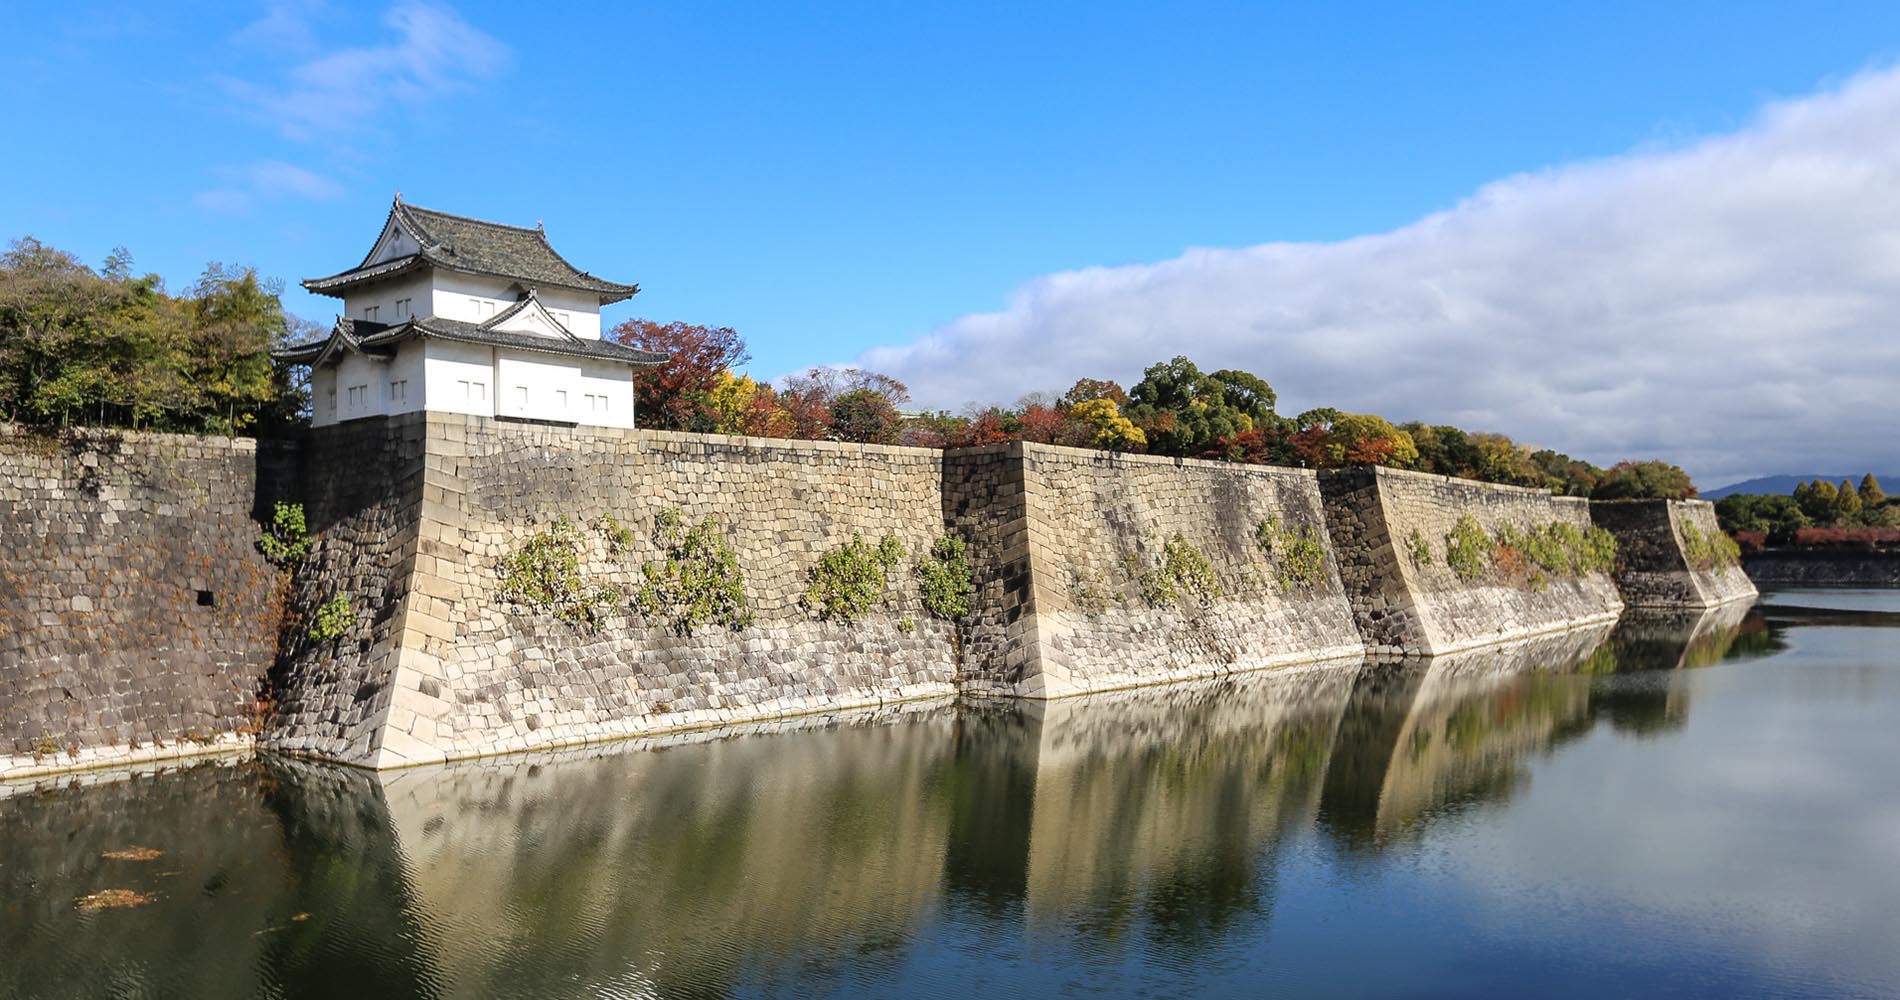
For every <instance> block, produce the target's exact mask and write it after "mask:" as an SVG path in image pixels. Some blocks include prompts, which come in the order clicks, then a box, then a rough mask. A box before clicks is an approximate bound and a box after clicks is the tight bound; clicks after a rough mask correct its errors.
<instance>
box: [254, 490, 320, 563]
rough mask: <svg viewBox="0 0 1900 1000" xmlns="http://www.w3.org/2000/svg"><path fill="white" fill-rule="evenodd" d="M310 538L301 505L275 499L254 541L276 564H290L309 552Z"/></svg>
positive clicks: (265, 555) (300, 559) (267, 557)
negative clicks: (276, 501)
mask: <svg viewBox="0 0 1900 1000" xmlns="http://www.w3.org/2000/svg"><path fill="white" fill-rule="evenodd" d="M311 544H312V540H311V538H310V531H309V528H308V526H307V525H306V524H305V523H304V514H303V504H300V503H284V502H282V501H279V502H278V503H277V505H276V506H275V507H274V508H272V510H271V522H270V524H269V525H268V526H266V527H265V528H264V533H263V535H262V536H260V537H259V538H258V540H257V548H258V550H259V551H261V552H263V553H264V558H266V559H269V560H270V561H271V562H274V563H276V564H277V565H279V566H283V567H289V566H294V565H296V564H297V563H298V562H300V561H302V559H303V557H304V556H307V555H309V554H310V546H311Z"/></svg>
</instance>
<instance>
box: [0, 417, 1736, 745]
mask: <svg viewBox="0 0 1900 1000" xmlns="http://www.w3.org/2000/svg"><path fill="white" fill-rule="evenodd" d="M287 458H288V459H298V458H300V460H301V461H300V464H299V463H297V462H288V463H287V461H286V460H287ZM0 462H4V467H5V469H6V471H7V472H8V473H9V474H8V476H7V478H6V479H5V481H4V483H0V529H4V531H5V533H6V540H7V542H8V544H7V546H6V547H5V549H4V550H0V694H4V695H5V696H6V698H5V703H4V704H3V705H0V713H4V715H0V741H4V742H0V750H4V751H7V752H9V753H12V754H16V755H17V754H21V753H26V752H28V751H31V750H33V749H35V748H36V747H37V748H40V749H42V750H44V748H46V747H49V746H51V743H49V742H47V741H48V740H51V741H54V742H58V743H59V744H60V745H61V746H62V747H63V746H66V745H69V744H73V743H77V744H78V745H80V746H81V747H82V748H97V749H85V750H83V751H82V754H83V753H94V754H101V753H110V754H111V755H113V756H112V758H111V759H125V758H126V755H127V754H128V753H129V752H130V751H128V750H127V746H128V745H129V744H131V743H133V742H135V741H138V742H142V743H143V744H144V747H145V748H144V749H141V750H140V751H139V752H141V753H145V754H151V753H153V752H155V751H154V750H152V749H150V748H151V742H150V738H151V737H158V738H160V739H163V740H164V741H165V744H166V747H167V750H166V751H165V752H167V753H177V752H180V751H179V750H178V749H177V747H178V746H179V744H178V737H179V736H181V735H182V736H186V737H187V742H190V743H191V744H192V746H193V747H196V746H198V745H199V744H200V743H203V744H207V745H216V744H217V742H218V741H219V740H221V739H222V740H242V739H243V738H244V735H245V734H244V733H241V732H240V730H247V731H248V730H250V729H252V728H254V727H255V726H256V724H257V722H258V719H259V705H258V698H259V696H260V695H261V696H263V697H264V698H265V700H266V701H265V705H264V706H263V707H264V709H265V717H264V719H263V725H264V729H265V733H264V742H265V743H266V744H267V745H270V746H272V747H275V748H278V749H281V750H285V751H290V752H296V753H305V754H310V755H314V756H319V757H325V758H329V759H334V760H342V761H348V762H353V763H359V764H364V765H369V766H376V767H389V766H402V765H407V764H414V763H422V762H427V761H436V760H445V759H450V758H459V757H470V756H479V755H484V754H490V753H498V752H504V751H511V750H519V749H526V748H531V747H547V746H559V745H566V744H571V743H579V742H585V741H590V740H597V739H606V738H612V737H621V736H629V735H636V734H656V733H666V732H675V731H682V730H686V729H691V728H698V727H704V726H712V725H721V724H733V723H743V722H749V721H754V720H763V719H772V718H777V717H782V716H788V715H793V714H798V713H806V712H814V711H831V710H839V709H847V708H855V707H862V706H877V705H885V704H892V703H896V702H901V701H906V700H910V699H917V698H927V697H935V696H945V695H950V694H953V693H957V692H965V693H970V694H978V695H1005V696H1014V697H1029V698H1050V697H1058V696H1062V695H1068V694H1075V693H1080V692H1086V691H1101V690H1109V689H1115V688H1123V687H1131V686H1136V685H1143V684H1152V683H1157V682H1164V681H1172V680H1179V679H1184V678H1189V677H1202V676H1212V675H1220V674H1225V673H1229V672H1235V671H1241V670H1249V669H1255V668H1260V667H1267V666H1274V665H1281V664H1288V663H1294V662H1314V661H1322V660H1328V659H1332V658H1336V657H1356V656H1358V655H1360V654H1361V653H1362V652H1364V651H1365V650H1367V649H1368V648H1369V649H1371V650H1372V651H1374V652H1378V653H1393V652H1411V653H1441V652H1447V651H1451V650H1457V649H1465V648H1470V647H1474V646H1479V645H1483V644H1486V643H1491V642H1497V641H1501V640H1506V639H1511V638H1515V637H1519V636H1526V635H1533V634H1537V633H1541V632H1546V631H1551V630H1555V629H1561V628H1566V627H1569V626H1573V625H1577V624H1581V623H1587V622H1595V621H1602V620H1606V619H1608V618H1610V617H1613V616H1614V615H1615V613H1616V612H1617V610H1618V609H1619V608H1620V607H1621V602H1620V600H1619V599H1618V597H1617V594H1616V591H1615V589H1614V587H1613V586H1612V585H1611V583H1610V581H1609V579H1608V577H1606V576H1601V575H1597V576H1586V577H1580V578H1574V579H1562V578H1558V579H1552V580H1549V581H1540V582H1545V583H1547V585H1544V586H1531V585H1529V584H1528V582H1527V581H1526V580H1524V579H1521V578H1518V579H1512V578H1505V577H1503V576H1500V575H1497V574H1492V575H1490V576H1487V577H1486V578H1483V579H1479V580H1476V581H1471V582H1466V581H1461V580H1458V579H1457V578H1456V577H1455V576H1454V575H1453V574H1452V573H1451V571H1450V569H1449V568H1448V567H1447V566H1446V565H1445V558H1444V547H1445V543H1444V536H1445V535H1446V534H1447V533H1449V532H1450V531H1451V528H1452V526H1453V525H1454V524H1455V523H1456V522H1457V520H1458V518H1460V517H1461V516H1464V515H1466V514H1469V515H1471V516H1473V517H1474V518H1475V519H1476V520H1477V521H1478V522H1479V523H1480V525H1481V526H1482V527H1483V528H1484V529H1485V530H1486V531H1488V532H1495V531H1496V530H1498V529H1499V528H1500V527H1502V526H1504V525H1506V524H1511V525H1515V526H1517V527H1519V528H1522V529H1529V528H1533V527H1538V526H1541V525H1543V524H1547V523H1550V522H1552V521H1564V522H1566V523H1571V524H1576V525H1579V526H1587V525H1588V523H1589V522H1588V518H1589V514H1588V511H1587V507H1586V505H1585V504H1583V503H1582V502H1581V501H1574V500H1565V499H1561V498H1552V497H1549V496H1548V495H1545V494H1543V493H1541V492H1538V491H1532V490H1521V489H1515V488H1512V487H1498V486H1489V485H1484V484H1478V483H1470V482H1465V481H1460V480H1450V479H1445V478H1443V477H1437V476H1425V475H1419V474H1415V473H1403V472H1394V471H1391V470H1384V469H1377V470H1373V469H1364V470H1346V471H1340V472H1333V473H1325V474H1318V475H1316V474H1314V473H1311V472H1306V471H1302V470H1293V469H1283V468H1270V467H1259V466H1244V465H1231V464H1225V463H1213V462H1203V461H1195V460H1177V459H1168V458H1160V457H1151V456H1130V455H1115V454H1109V453H1103V452H1094V451H1084V450H1078V449H1070V448H1057V447H1051V446H1044V445H1035V444H1026V443H1012V444H1004V445H996V446H991V447H984V448H970V449H960V450H955V451H950V452H939V451H935V450H926V449H912V448H892V447H877V446H862V445H851V444H839V443H833V442H802V441H778V440H758V439H746V438H735V437H724V436H705V435H690V434H673V433H664V432H654V431H634V430H617V429H603V428H579V429H576V428H568V427H557V426H550V425H542V424H533V423H523V422H511V421H497V420H493V419H489V418H481V417H467V416H459V415H451V414H423V413H417V414H407V415H402V416H396V417H387V418H372V419H366V420H359V421H351V422H348V423H346V424H342V425H338V426H335V427H328V428H323V429H320V430H318V431H315V432H312V433H311V434H310V435H308V437H307V439H303V440H300V441H299V442H295V443H293V444H291V445H288V446H284V447H276V446H273V447H272V448H267V451H266V454H265V455H264V458H263V459H260V457H259V453H258V452H257V450H256V447H255V445H253V444H252V443H251V442H246V441H231V440H227V439H198V438H171V437H165V436H161V435H100V436H98V438H97V440H93V441H90V443H85V444H77V443H71V442H69V443H66V444H61V443H59V442H58V441H54V442H51V443H50V444H49V443H47V442H45V441H42V440H40V439H31V440H29V439H28V438H27V437H25V436H24V435H23V434H21V433H20V432H16V431H11V430H8V431H6V433H5V436H4V437H0ZM287 464H288V466H289V467H291V468H294V469H300V470H301V472H300V477H299V476H298V475H292V476H288V477H287V476H285V475H282V474H281V473H282V470H283V468H285V467H286V466H287ZM260 469H262V470H264V471H263V472H262V473H260V471H259V470H260ZM260 480H262V481H263V485H260ZM279 498H282V499H289V500H296V501H299V502H301V503H303V504H304V505H305V510H306V516H307V520H308V523H309V527H310V530H311V532H312V533H313V535H315V536H316V539H317V541H316V544H315V546H314V548H313V549H312V551H311V552H310V554H309V556H308V557H307V558H306V559H305V560H304V561H303V563H302V564H301V565H300V567H299V568H298V569H297V571H296V573H295V575H294V578H293V582H291V583H289V584H284V583H283V582H282V578H281V577H280V575H279V574H278V573H277V571H276V569H275V567H272V566H270V564H269V563H268V562H266V561H265V560H264V559H263V558H262V556H261V555H260V554H259V553H258V552H257V550H256V547H255V541H256V539H257V537H258V533H259V522H260V521H261V520H262V519H263V518H265V517H266V516H267V512H268V507H269V501H270V500H272V499H279ZM1706 506H1707V505H1700V506H1698V505H1693V504H1690V505H1679V506H1676V507H1664V508H1658V510H1666V511H1667V512H1668V513H1669V516H1670V518H1671V519H1677V518H1690V519H1695V521H1696V523H1702V520H1704V519H1705V515H1707V514H1708V511H1706V509H1705V508H1706ZM675 511H676V512H678V513H679V515H680V516H681V517H683V518H684V519H685V520H686V522H687V523H689V524H693V523H698V522H700V521H702V520H703V519H707V518H710V519H712V520H713V522H714V523H715V524H716V532H717V534H718V536H719V537H720V538H721V539H722V540H723V541H724V543H726V544H728V545H730V546H731V548H732V550H733V552H734V554H735V558H736V560H737V562H738V565H739V567H740V569H741V571H742V572H743V574H744V576H745V581H746V588H745V589H746V592H747V595H748V600H749V606H750V608H751V610H752V612H753V614H754V616H755V617H754V620H753V622H752V623H751V624H750V625H748V626H746V627H744V628H741V629H738V630H732V629H728V628H726V627H725V626H722V625H718V624H708V625H702V626H700V627H698V628H696V629H693V630H690V631H682V630H679V629H676V628H675V627H674V626H673V625H672V624H671V623H669V622H668V621H666V620H665V619H664V617H663V616H654V617H649V616H648V615H647V614H646V613H644V612H642V611H641V610H640V609H639V607H638V604H637V602H636V601H635V600H634V595H635V594H636V593H637V592H638V591H639V590H640V589H641V587H642V585H643V583H644V582H645V580H646V575H645V568H646V567H648V566H650V565H653V566H657V565H659V564H660V563H661V561H662V560H663V558H664V556H663V547H662V544H661V542H660V540H659V539H658V538H657V536H656V524H657V520H658V519H659V518H660V517H661V516H662V515H664V514H666V513H668V512H675ZM563 520H564V521H565V522H566V523H567V524H568V525H569V526H571V529H572V531H573V534H574V537H575V538H576V539H577V541H578V545H579V549H578V554H577V562H576V565H575V567H574V568H575V571H576V572H577V574H578V578H579V579H580V580H582V581H584V582H585V585H586V587H588V588H596V587H600V588H612V593H611V594H610V595H606V596H604V597H603V600H602V606H603V611H602V614H601V616H600V619H599V620H598V621H597V622H596V623H594V624H592V625H591V626H590V625H588V624H585V623H576V624H570V623H568V622H564V621H561V620H559V619H558V618H557V617H555V616H554V615H551V614H549V613H547V612H546V611H537V610H535V609H532V608H529V607H525V606H521V605H517V604H514V603H511V602H509V601H507V600H505V599H504V598H503V596H502V594H501V578H502V565H503V561H504V560H506V559H507V558H509V556H510V555H511V554H513V553H516V552H519V551H521V550H522V548H523V546H524V545H525V544H526V543H527V542H528V541H529V540H530V539H532V538H535V537H537V536H539V535H543V534H545V533H547V532H549V531H550V530H551V529H552V528H553V526H554V525H556V524H557V523H559V522H561V521H563ZM1706 520H1708V528H1707V530H1710V531H1712V530H1713V521H1712V518H1706ZM1670 523H1671V524H1674V523H1675V522H1674V520H1671V521H1670ZM616 527H618V528H620V529H624V530H616ZM945 534H954V535H957V536H959V537H961V538H963V539H964V540H965V541H966V542H967V543H968V549H969V555H970V558H971V561H972V564H973V568H974V583H975V585H976V593H975V595H974V597H973V599H972V602H971V606H972V610H971V613H970V614H969V616H968V617H966V618H964V619H962V620H961V621H959V622H957V623H954V624H953V623H951V622H947V621H943V620H939V619H937V618H934V617H932V616H931V614H930V613H929V611H928V610H927V609H926V608H925V607H924V603H923V600H922V595H921V592H920V588H919V584H918V579H917V572H916V571H917V566H918V562H919V560H920V559H921V558H923V557H924V556H925V555H926V554H927V553H928V552H929V551H930V548H931V546H932V544H933V543H934V542H935V541H936V540H937V539H938V538H939V537H941V536H943V535H945ZM885 536H889V537H890V538H891V539H893V540H894V541H895V542H896V543H897V544H898V546H899V547H900V548H901V550H902V556H901V558H900V559H899V560H898V565H897V566H896V567H894V568H893V570H892V572H891V574H890V583H889V586H888V587H887V589H886V593H885V595H884V598H883V600H882V601H880V602H879V603H878V604H877V605H876V606H875V607H874V608H872V609H871V610H870V612H869V613H868V614H866V615H865V616H864V617H862V618H861V619H859V620H856V621H827V620H823V619H822V618H821V617H820V616H819V614H818V613H816V611H815V610H814V609H812V608H810V607H808V606H806V605H805V603H804V602H802V601H801V597H802V596H803V595H804V594H805V592H806V590H807V588H808V586H809V583H810V579H811V574H812V570H813V567H814V566H815V565H816V564H817V563H818V561H819V559H820V557H821V556H823V555H824V554H825V553H826V552H827V551H830V550H832V549H835V548H836V547H838V546H840V545H842V544H844V543H846V542H848V541H850V540H851V539H852V538H853V537H859V538H862V539H863V540H864V541H865V542H866V543H867V544H870V545H875V544H876V543H877V542H878V541H879V540H880V539H882V538H884V537H885ZM1671 537H1672V535H1671V532H1670V531H1668V530H1667V529H1666V528H1665V529H1664V530H1663V531H1662V533H1661V534H1660V535H1658V536H1657V539H1658V540H1659V541H1658V544H1661V545H1665V546H1666V545H1669V544H1671V542H1670V539H1671ZM1298 538H1305V539H1309V540H1310V542H1311V543H1312V550H1311V552H1312V555H1313V556H1314V558H1315V559H1316V563H1315V565H1316V567H1317V572H1315V573H1314V574H1313V575H1312V576H1311V577H1310V578H1301V576H1300V575H1299V574H1297V573H1291V572H1289V567H1290V566H1291V565H1292V560H1291V556H1292V555H1293V545H1292V544H1291V542H1292V540H1294V539H1298ZM1415 539H1418V540H1423V543H1424V547H1425V549H1426V553H1427V555H1426V558H1425V559H1423V560H1421V559H1420V558H1419V557H1418V554H1417V552H1416V551H1415V550H1416V548H1417V546H1416V545H1415V544H1414V540H1415ZM1639 541H1640V539H1639ZM1171 542H1173V543H1174V545H1175V547H1176V552H1175V555H1174V557H1173V560H1172V561H1173V562H1174V563H1176V564H1179V565H1177V568H1185V569H1188V570H1189V571H1190V572H1189V573H1188V574H1187V575H1186V577H1174V578H1173V579H1172V580H1171V583H1172V584H1173V586H1174V592H1173V593H1164V592H1163V591H1164V590H1166V589H1167V588H1165V587H1161V588H1158V587H1156V586H1155V583H1156V581H1157V580H1162V579H1166V578H1168V574H1167V572H1166V568H1167V567H1168V566H1169V565H1170V562H1171V557H1170V556H1169V546H1170V543H1171ZM1677 542H1679V539H1677ZM1630 544H1632V543H1630V542H1628V541H1626V542H1625V545H1630ZM1676 547H1677V548H1678V549H1679V544H1677V545H1676ZM1678 555H1679V553H1678ZM1203 561H1204V563H1203ZM1203 564H1204V565H1205V567H1206V569H1207V573H1208V575H1207V578H1206V579H1205V580H1203V581H1202V582H1201V584H1199V585H1196V584H1194V583H1193V582H1192V581H1191V579H1189V578H1191V577H1192V576H1193V573H1192V570H1193V569H1194V568H1195V567H1197V566H1200V565H1203ZM1718 582H1720V581H1718ZM1744 582H1745V581H1744ZM1698 585H1704V584H1701V583H1698ZM1723 585H1724V586H1731V587H1732V581H1729V582H1727V583H1724V584H1723ZM201 592H202V593H203V594H206V595H208V598H207V600H206V603H204V604H200V594H201ZM280 593H288V595H289V597H288V609H287V612H286V611H285V609H283V607H282V605H283V601H282V599H280V598H279V596H278V595H279V594H280ZM337 600H340V601H341V602H342V604H343V605H344V606H346V607H347V609H348V615H347V617H348V624H347V627H346V628H345V629H344V630H343V632H344V634H343V635H342V636H340V637H338V638H329V639H321V640H319V639H317V638H315V637H314V636H313V635H312V634H311V626H312V623H313V621H314V620H315V619H316V617H317V613H318V609H320V608H323V607H324V606H326V605H327V604H330V603H332V602H333V601H337ZM280 622H281V626H280ZM0 756H4V754H0ZM42 756H44V753H42ZM87 759H90V758H87ZM102 759H104V758H102ZM133 759H136V758H133ZM20 760H29V763H32V766H34V767H40V768H44V767H48V766H62V767H63V766H70V760H69V762H68V763H61V764H58V765H53V764H47V763H43V762H30V759H29V758H19V759H14V760H12V761H11V762H10V763H9V762H6V761H0V774H4V773H9V769H11V770H12V771H15V772H17V771H18V770H19V768H20V767H21V766H22V765H21V763H20ZM82 763H83V761H82Z"/></svg>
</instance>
